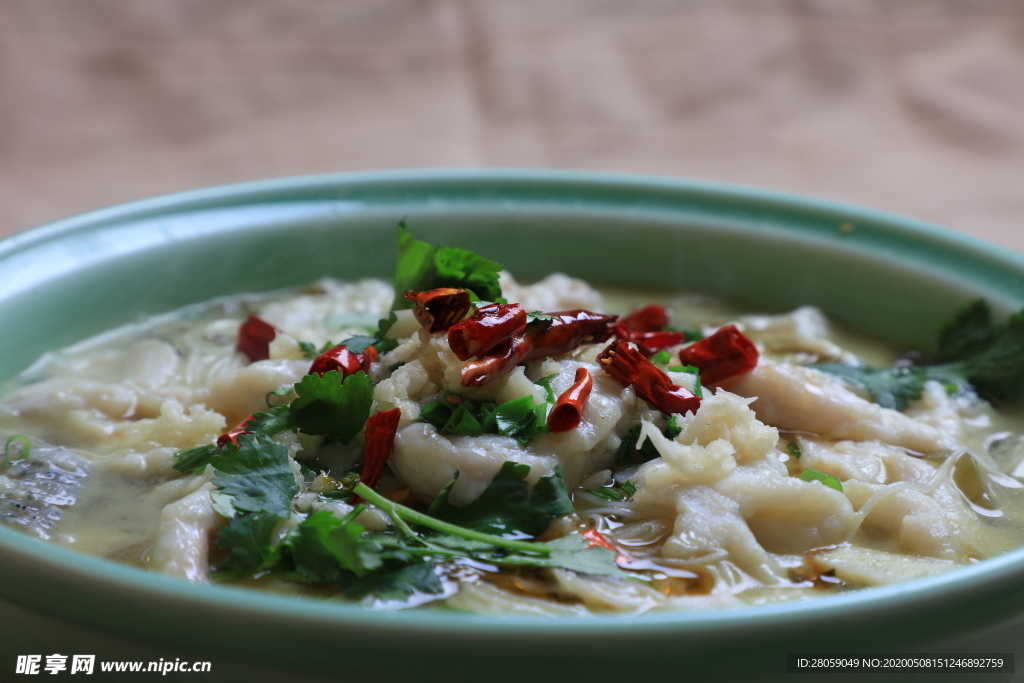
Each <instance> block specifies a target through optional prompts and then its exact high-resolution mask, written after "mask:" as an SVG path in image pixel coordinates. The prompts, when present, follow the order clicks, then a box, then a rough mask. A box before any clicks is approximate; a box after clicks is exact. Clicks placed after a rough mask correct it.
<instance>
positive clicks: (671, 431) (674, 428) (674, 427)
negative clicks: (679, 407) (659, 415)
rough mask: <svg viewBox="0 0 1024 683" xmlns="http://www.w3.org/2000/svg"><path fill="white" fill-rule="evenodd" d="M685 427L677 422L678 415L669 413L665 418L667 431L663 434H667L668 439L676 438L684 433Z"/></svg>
mask: <svg viewBox="0 0 1024 683" xmlns="http://www.w3.org/2000/svg"><path fill="white" fill-rule="evenodd" d="M682 431H683V428H682V427H680V426H679V425H678V424H677V423H676V416H675V415H674V414H672V415H669V416H668V418H667V419H666V420H665V431H663V432H662V434H664V435H665V438H666V439H675V438H676V437H677V436H679V434H680V433H682Z"/></svg>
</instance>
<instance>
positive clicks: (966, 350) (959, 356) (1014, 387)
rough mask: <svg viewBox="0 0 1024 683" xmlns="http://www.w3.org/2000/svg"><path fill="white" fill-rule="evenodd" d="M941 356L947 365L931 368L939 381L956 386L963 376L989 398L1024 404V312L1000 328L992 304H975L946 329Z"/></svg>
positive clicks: (964, 310) (941, 342)
mask: <svg viewBox="0 0 1024 683" xmlns="http://www.w3.org/2000/svg"><path fill="white" fill-rule="evenodd" d="M939 354H940V356H939V357H940V360H943V361H946V362H945V363H944V364H942V365H939V366H932V367H930V368H929V371H930V373H931V374H932V375H933V376H934V377H935V378H936V379H939V380H946V381H952V382H953V383H954V384H955V383H956V378H955V376H956V375H959V376H961V377H963V378H965V379H966V380H968V381H969V382H970V383H971V384H972V385H973V386H974V388H975V389H976V390H977V391H978V393H979V394H981V395H982V396H984V397H985V398H988V399H991V400H995V401H997V402H1004V403H1009V404H1020V403H1024V310H1022V311H1020V312H1019V313H1017V314H1016V315H1014V316H1012V317H1011V318H1010V319H1009V320H1007V321H1006V323H1005V324H1003V325H999V326H996V325H994V324H992V321H991V311H990V310H989V307H988V304H986V303H985V302H984V301H982V300H980V299H979V300H978V301H975V302H974V303H972V304H970V305H968V306H967V307H966V308H964V309H963V310H961V311H960V312H959V313H958V314H957V315H956V316H955V317H954V318H953V320H952V321H950V322H949V323H947V324H946V325H944V326H943V328H942V330H941V331H940V335H939Z"/></svg>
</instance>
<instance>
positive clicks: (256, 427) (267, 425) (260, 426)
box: [245, 405, 292, 436]
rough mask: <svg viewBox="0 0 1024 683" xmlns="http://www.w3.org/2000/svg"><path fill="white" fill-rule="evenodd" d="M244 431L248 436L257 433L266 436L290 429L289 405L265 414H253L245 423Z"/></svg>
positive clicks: (274, 408) (290, 413)
mask: <svg viewBox="0 0 1024 683" xmlns="http://www.w3.org/2000/svg"><path fill="white" fill-rule="evenodd" d="M245 429H246V431H247V432H249V433H250V434H255V433H257V432H259V433H261V434H266V435H267V436H273V435H274V434H277V433H279V432H283V431H285V430H286V429H292V408H291V406H290V405H281V406H274V407H273V408H271V409H270V410H268V411H266V412H260V413H253V415H252V417H251V418H249V420H248V421H247V422H246V423H245Z"/></svg>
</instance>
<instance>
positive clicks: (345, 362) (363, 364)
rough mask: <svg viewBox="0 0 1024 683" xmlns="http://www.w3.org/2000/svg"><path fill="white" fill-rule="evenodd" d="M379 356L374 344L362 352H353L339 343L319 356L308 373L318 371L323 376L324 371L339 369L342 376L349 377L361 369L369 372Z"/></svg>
mask: <svg viewBox="0 0 1024 683" xmlns="http://www.w3.org/2000/svg"><path fill="white" fill-rule="evenodd" d="M377 358H378V354H377V349H375V348H373V346H367V347H366V350H365V351H363V352H362V353H352V352H351V351H349V350H348V349H346V348H345V346H344V345H343V344H339V345H337V346H335V347H334V348H332V349H330V350H328V351H324V352H323V353H321V354H320V355H319V356H317V357H316V360H314V361H313V364H312V365H310V366H309V372H308V373H306V374H308V375H312V374H313V373H316V374H318V375H320V376H321V377H323V376H324V373H326V372H330V371H331V370H337V371H339V372H340V373H341V376H342V377H348V376H349V375H354V374H355V373H357V372H359V371H360V370H362V371H363V372H366V373H369V372H370V366H371V365H372V364H373V363H374V362H375V361H376V360H377Z"/></svg>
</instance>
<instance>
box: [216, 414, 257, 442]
mask: <svg viewBox="0 0 1024 683" xmlns="http://www.w3.org/2000/svg"><path fill="white" fill-rule="evenodd" d="M251 419H253V416H252V415H250V416H249V417H247V418H245V419H244V420H242V421H241V422H239V423H238V424H236V425H235V426H234V427H232V428H231V429H229V430H228V431H227V432H225V433H223V434H221V435H220V436H218V437H217V446H218V447H220V448H223V447H224V446H227V445H228V444H229V443H233V444H238V437H240V436H241V435H242V434H251V432H250V431H249V420H251Z"/></svg>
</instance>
